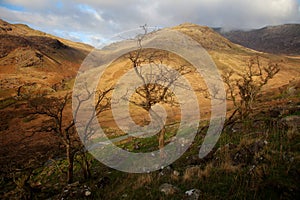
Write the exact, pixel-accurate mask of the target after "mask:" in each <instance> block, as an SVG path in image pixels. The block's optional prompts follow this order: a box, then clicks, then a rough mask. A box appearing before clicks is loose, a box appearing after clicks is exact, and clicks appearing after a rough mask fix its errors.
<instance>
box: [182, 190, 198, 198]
mask: <svg viewBox="0 0 300 200" xmlns="http://www.w3.org/2000/svg"><path fill="white" fill-rule="evenodd" d="M200 195H201V191H200V190H198V189H191V190H188V191H186V192H185V196H186V198H185V199H187V200H198V199H199V197H200Z"/></svg>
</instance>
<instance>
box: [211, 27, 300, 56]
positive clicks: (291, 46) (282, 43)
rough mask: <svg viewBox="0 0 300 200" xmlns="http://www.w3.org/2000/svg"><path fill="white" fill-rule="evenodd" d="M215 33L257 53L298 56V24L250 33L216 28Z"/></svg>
mask: <svg viewBox="0 0 300 200" xmlns="http://www.w3.org/2000/svg"><path fill="white" fill-rule="evenodd" d="M215 31H218V32H219V33H220V34H221V35H223V36H224V37H226V38H227V39H229V40H230V41H232V42H234V43H237V44H240V45H243V46H245V47H248V48H251V49H255V50H257V51H262V52H268V53H274V54H291V55H300V24H285V25H279V26H268V27H264V28H261V29H254V30H250V31H243V30H234V31H228V32H226V31H225V32H224V31H222V29H220V28H216V29H215Z"/></svg>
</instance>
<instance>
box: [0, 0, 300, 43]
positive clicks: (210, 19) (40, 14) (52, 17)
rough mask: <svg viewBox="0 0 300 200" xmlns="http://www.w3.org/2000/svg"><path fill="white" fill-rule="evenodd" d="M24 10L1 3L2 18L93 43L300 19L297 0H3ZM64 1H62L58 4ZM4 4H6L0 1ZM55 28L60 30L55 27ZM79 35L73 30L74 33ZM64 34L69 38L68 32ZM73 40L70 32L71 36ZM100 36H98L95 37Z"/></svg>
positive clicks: (297, 20)
mask: <svg viewBox="0 0 300 200" xmlns="http://www.w3.org/2000/svg"><path fill="white" fill-rule="evenodd" d="M4 2H5V3H8V4H12V5H18V6H23V7H24V8H25V9H24V11H12V10H9V9H6V8H3V7H0V13H1V17H3V18H4V19H7V20H10V21H13V22H15V21H18V22H21V23H27V24H31V25H33V26H34V27H40V28H41V29H42V30H44V31H48V32H50V33H55V31H56V33H57V32H68V31H69V32H73V33H75V34H77V35H80V34H85V36H86V37H89V39H86V40H85V42H87V40H89V42H90V43H92V42H93V41H99V38H104V40H105V39H107V38H109V37H111V36H112V35H114V34H116V33H118V32H121V31H124V30H129V29H134V28H137V27H139V26H140V25H143V24H145V23H147V24H148V25H150V26H159V27H161V26H162V27H165V26H173V25H177V24H180V23H183V22H192V23H197V24H202V25H207V26H222V27H228V28H255V27H261V26H264V25H274V24H282V23H295V22H296V23H299V22H300V11H299V4H298V3H297V1H296V0H264V1H261V0H242V1H241V0H185V1H179V0H163V1H161V0H154V1H146V0H127V1H125V0H110V1H107V0H74V1H71V0H64V1H59V0H54V1H53V0H32V1H28V0H4ZM59 2H60V3H59ZM0 5H1V4H0ZM54 30H55V31H54ZM73 35H74V34H73ZM64 36H66V37H69V36H68V34H64ZM69 38H71V36H70V37H69ZM95 38H96V39H95Z"/></svg>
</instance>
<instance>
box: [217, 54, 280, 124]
mask: <svg viewBox="0 0 300 200" xmlns="http://www.w3.org/2000/svg"><path fill="white" fill-rule="evenodd" d="M279 70H280V69H279V65H278V64H276V63H271V62H270V63H268V65H267V66H262V64H261V62H260V59H259V57H258V56H255V57H252V58H251V59H250V60H249V62H248V64H247V66H246V68H245V71H244V72H242V73H240V72H234V71H233V70H231V71H226V72H225V73H224V74H223V76H222V78H223V81H224V83H225V84H226V86H227V98H228V100H231V101H232V102H233V105H234V111H233V113H232V115H231V116H230V117H229V120H228V122H227V124H232V123H233V122H235V121H237V120H238V119H241V120H244V119H246V118H247V117H248V116H249V115H250V114H251V113H252V112H253V107H254V105H255V103H256V100H257V98H258V96H259V94H260V93H261V90H262V88H263V86H264V85H266V84H267V83H268V82H269V80H270V79H272V78H273V77H274V76H275V75H276V74H277V73H278V72H279Z"/></svg>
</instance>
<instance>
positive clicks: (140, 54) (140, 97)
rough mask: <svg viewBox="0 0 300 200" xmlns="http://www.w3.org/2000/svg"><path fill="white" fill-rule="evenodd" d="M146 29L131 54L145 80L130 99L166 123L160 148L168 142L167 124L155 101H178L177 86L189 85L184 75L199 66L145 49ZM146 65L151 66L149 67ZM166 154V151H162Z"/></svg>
mask: <svg viewBox="0 0 300 200" xmlns="http://www.w3.org/2000/svg"><path fill="white" fill-rule="evenodd" d="M142 28H143V30H144V33H143V34H140V35H138V36H137V38H136V39H137V45H138V49H137V50H136V51H133V52H130V53H129V54H128V55H127V58H128V59H129V60H130V63H131V65H132V68H133V69H134V71H135V74H136V75H137V77H138V78H139V79H140V81H141V82H142V85H141V86H140V87H138V88H137V89H136V91H135V94H134V95H133V96H134V97H133V98H130V99H127V100H128V101H129V102H130V103H132V104H134V105H136V106H138V107H140V108H142V109H144V110H145V111H147V112H148V113H149V114H150V116H151V118H152V119H154V120H156V123H158V124H159V125H160V127H163V128H162V129H161V130H160V131H159V133H158V134H157V136H158V147H159V149H160V150H162V148H163V147H164V145H165V132H166V130H165V125H164V124H163V123H164V122H163V119H161V117H160V115H159V114H158V113H156V112H155V111H154V110H153V109H152V108H153V106H154V105H156V104H159V103H163V104H168V105H171V106H173V105H178V102H177V101H176V98H175V96H174V93H173V90H174V88H175V87H185V86H184V85H182V84H180V83H179V82H178V79H179V78H180V77H181V76H184V75H186V74H189V73H193V72H194V71H195V70H194V68H193V67H191V66H190V65H189V64H188V63H185V64H178V63H176V61H173V62H172V59H171V58H170V56H169V54H168V53H167V52H163V51H158V50H154V49H144V48H143V45H142V42H143V39H144V37H146V36H147V26H146V25H144V26H142ZM167 63H172V64H171V65H172V69H169V68H166V67H164V64H167ZM145 67H146V68H147V70H145ZM161 155H162V156H163V152H162V151H161Z"/></svg>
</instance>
